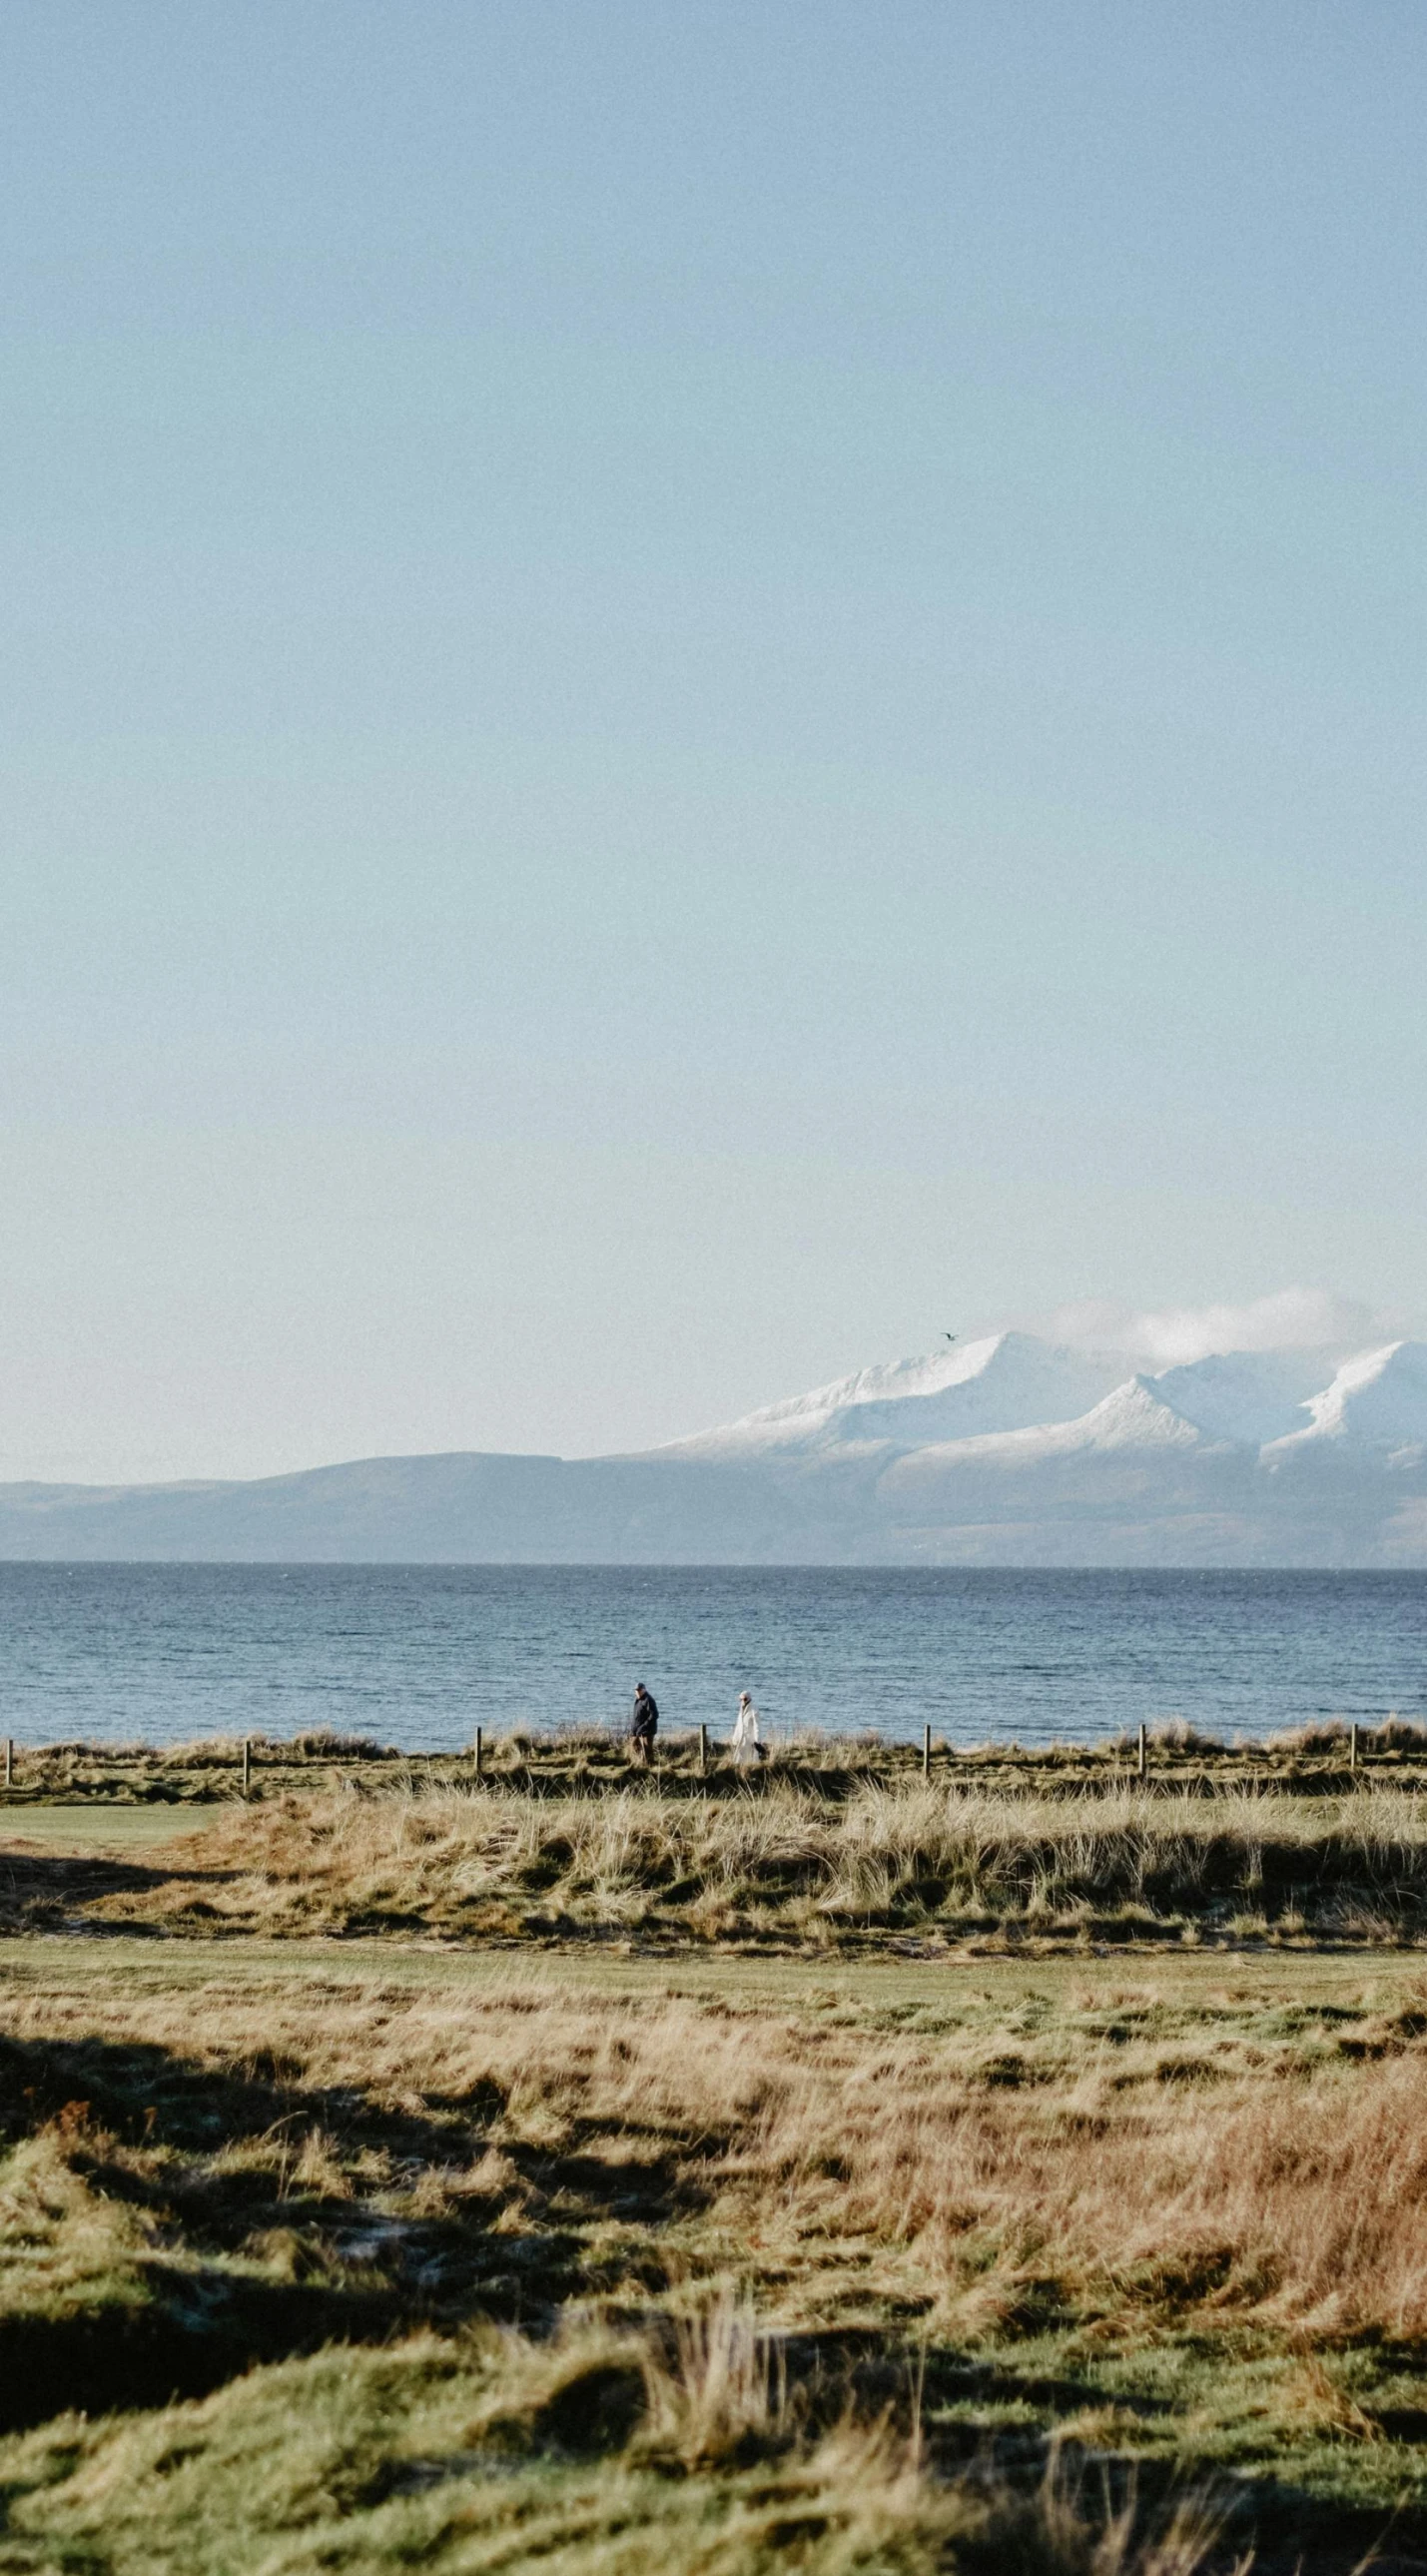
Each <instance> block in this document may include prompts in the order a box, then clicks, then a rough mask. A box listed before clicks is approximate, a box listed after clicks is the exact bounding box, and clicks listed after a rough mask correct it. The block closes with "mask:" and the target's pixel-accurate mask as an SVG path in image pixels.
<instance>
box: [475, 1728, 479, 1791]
mask: <svg viewBox="0 0 1427 2576" xmlns="http://www.w3.org/2000/svg"><path fill="white" fill-rule="evenodd" d="M474 1753H475V1765H476V1778H477V1779H478V1780H479V1778H480V1776H481V1730H480V1728H479V1727H477V1728H476V1741H475V1747H474Z"/></svg>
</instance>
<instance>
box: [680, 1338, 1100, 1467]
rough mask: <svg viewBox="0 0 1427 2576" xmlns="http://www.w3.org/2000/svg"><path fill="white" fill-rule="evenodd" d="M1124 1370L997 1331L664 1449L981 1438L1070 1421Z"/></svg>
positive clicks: (825, 1446) (699, 1454)
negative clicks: (1038, 1425) (977, 1339)
mask: <svg viewBox="0 0 1427 2576" xmlns="http://www.w3.org/2000/svg"><path fill="white" fill-rule="evenodd" d="M1123 1374H1124V1371H1123V1367H1122V1366H1121V1365H1120V1364H1119V1363H1117V1361H1115V1360H1114V1359H1113V1358H1105V1359H1098V1358H1095V1357H1086V1356H1085V1355H1084V1354H1083V1353H1081V1352H1078V1351H1068V1350H1061V1349H1059V1348H1057V1346H1056V1345H1055V1344H1054V1343H1051V1342H1043V1341H1039V1340H1037V1338H1036V1337H1035V1336H1034V1335H1033V1334H1031V1333H991V1334H987V1335H986V1336H985V1337H984V1338H983V1339H981V1340H979V1341H974V1342H965V1343H958V1344H954V1345H951V1346H949V1347H948V1348H947V1349H946V1350H945V1351H937V1352H933V1353H932V1355H931V1356H930V1357H929V1358H927V1359H918V1360H893V1361H890V1362H889V1363H887V1364H886V1365H884V1366H882V1367H879V1368H868V1369H860V1370H859V1371H858V1372H857V1374H856V1376H855V1377H845V1378H839V1379H838V1380H837V1381H836V1383H835V1384H834V1385H832V1386H820V1387H816V1388H814V1390H813V1392H812V1394H811V1395H795V1396H790V1397H788V1398H787V1399H786V1400H785V1401H784V1402H783V1403H781V1404H769V1405H765V1406H764V1407H763V1408H762V1410H761V1411H760V1412H757V1413H746V1414H744V1415H743V1416H742V1418H741V1419H740V1420H739V1421H737V1422H730V1423H727V1424H725V1425H724V1426H723V1427H722V1428H721V1429H719V1430H717V1431H703V1432H696V1433H695V1434H694V1435H693V1437H692V1438H690V1439H685V1440H675V1441H671V1442H670V1443H669V1444H668V1447H667V1449H666V1450H664V1451H662V1452H656V1453H655V1454H656V1455H664V1456H668V1457H671V1458H672V1457H679V1458H719V1459H724V1460H728V1461H731V1460H733V1459H736V1458H758V1457H763V1458H766V1457H768V1456H769V1455H770V1454H772V1453H776V1452H783V1453H785V1454H788V1455H794V1454H807V1453H809V1452H815V1451H819V1450H829V1449H834V1448H845V1447H847V1446H849V1445H855V1446H862V1445H865V1444H868V1443H874V1442H876V1443H883V1444H890V1445H891V1446H892V1447H893V1448H897V1449H914V1448H920V1447H922V1446H923V1445H924V1444H925V1443H926V1442H928V1441H936V1440H960V1439H968V1438H974V1437H975V1436H976V1435H978V1434H980V1433H983V1432H1001V1431H1020V1430H1026V1429H1029V1428H1031V1427H1032V1426H1033V1425H1034V1424H1036V1423H1042V1422H1068V1421H1071V1420H1072V1419H1073V1418H1074V1417H1075V1416H1076V1415H1077V1414H1080V1413H1084V1412H1086V1411H1087V1410H1088V1409H1089V1408H1090V1406H1092V1405H1094V1404H1096V1403H1098V1402H1099V1400H1100V1398H1101V1397H1102V1396H1103V1395H1107V1394H1108V1393H1109V1392H1110V1390H1111V1388H1112V1387H1113V1386H1114V1385H1115V1384H1116V1382H1117V1380H1118V1379H1119V1378H1120V1377H1122V1376H1123Z"/></svg>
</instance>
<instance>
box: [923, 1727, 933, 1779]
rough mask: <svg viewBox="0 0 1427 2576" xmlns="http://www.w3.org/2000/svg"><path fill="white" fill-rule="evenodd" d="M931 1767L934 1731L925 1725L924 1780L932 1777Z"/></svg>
mask: <svg viewBox="0 0 1427 2576" xmlns="http://www.w3.org/2000/svg"><path fill="white" fill-rule="evenodd" d="M931 1768H932V1731H931V1728H930V1727H929V1726H924V1727H923V1728H922V1778H923V1779H924V1780H929V1779H930V1778H931Z"/></svg>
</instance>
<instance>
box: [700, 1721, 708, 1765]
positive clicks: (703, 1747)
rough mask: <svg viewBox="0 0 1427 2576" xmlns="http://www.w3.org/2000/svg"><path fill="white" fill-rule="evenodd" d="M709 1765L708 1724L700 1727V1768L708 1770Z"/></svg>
mask: <svg viewBox="0 0 1427 2576" xmlns="http://www.w3.org/2000/svg"><path fill="white" fill-rule="evenodd" d="M708 1767H709V1731H708V1728H707V1727H706V1726H701V1727H700V1728H699V1769H700V1770H701V1771H707V1769H708Z"/></svg>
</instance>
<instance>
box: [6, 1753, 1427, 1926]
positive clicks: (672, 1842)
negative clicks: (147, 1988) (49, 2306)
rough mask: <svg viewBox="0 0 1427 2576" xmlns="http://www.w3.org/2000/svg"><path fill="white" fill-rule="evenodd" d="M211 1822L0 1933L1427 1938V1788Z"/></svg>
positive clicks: (889, 1795) (25, 1913) (46, 1876)
mask: <svg viewBox="0 0 1427 2576" xmlns="http://www.w3.org/2000/svg"><path fill="white" fill-rule="evenodd" d="M210 1816H211V1820H210V1821H209V1823H208V1825H207V1827H206V1830H205V1831H204V1833H203V1834H202V1836H201V1838H199V1839H197V1840H195V1841H194V1842H193V1843H192V1844H191V1845H189V1846H187V1847H185V1846H183V1845H182V1844H180V1843H176V1842H175V1843H170V1844H167V1845H166V1846H165V1849H164V1852H163V1855H162V1864H161V1865H159V1864H158V1861H157V1857H156V1864H155V1866H154V1867H153V1868H152V1869H151V1870H150V1871H148V1872H145V1871H144V1870H143V1869H142V1868H141V1867H136V1868H135V1869H133V1870H131V1871H129V1872H127V1873H126V1872H125V1871H123V1870H122V1869H121V1868H117V1867H116V1868H115V1870H113V1871H112V1872H111V1873H110V1874H109V1875H108V1876H107V1877H106V1876H105V1875H104V1873H103V1872H102V1871H99V1872H97V1873H96V1872H95V1871H94V1870H91V1871H89V1872H88V1873H87V1874H81V1873H80V1872H79V1869H78V1864H76V1866H75V1869H74V1870H72V1871H71V1872H70V1874H69V1876H68V1877H66V1876H65V1875H64V1873H63V1872H62V1871H58V1870H57V1869H56V1866H55V1865H54V1864H50V1865H48V1867H47V1866H46V1864H44V1863H43V1862H40V1861H36V1862H35V1863H34V1864H33V1865H32V1866H30V1867H28V1868H27V1867H26V1866H25V1865H24V1862H23V1857H22V1856H21V1855H18V1854H17V1856H16V1857H15V1858H14V1859H13V1860H12V1862H11V1864H10V1868H9V1871H8V1873H5V1874H0V1922H4V1923H8V1925H9V1926H11V1927H12V1928H20V1927H21V1926H24V1925H29V1926H39V1925H42V1924H45V1923H56V1922H60V1921H70V1920H74V1919H83V1920H84V1921H86V1922H89V1923H92V1924H95V1925H97V1924H99V1923H109V1924H113V1925H115V1926H118V1925H120V1924H124V1925H137V1924H140V1923H151V1924H153V1925H155V1926H159V1925H161V1926H162V1927H163V1928H164V1929H165V1930H166V1931H168V1932H169V1933H171V1934H188V1935H190V1936H193V1937H208V1936H211V1935H214V1934H220V1933H221V1934H224V1935H227V1936H233V1935H238V1934H243V1935H264V1936H271V1935H279V1936H281V1935H303V1934H311V1933H315V1932H325V1933H331V1934H337V1935H341V1936H344V1937H352V1936H355V1935H370V1934H385V1935H388V1936H399V1937H410V1936H411V1935H412V1934H417V1933H419V1934H424V1935H427V1936H434V1937H438V1938H442V1939H447V1940H478V1941H482V1942H489V1941H492V1940H498V1941H510V1942H516V1943H519V1942H528V1941H541V1942H559V1943H570V1942H580V1941H589V1940H609V1939H620V1938H623V1939H638V1940H640V1941H643V1942H650V1941H653V1942H656V1943H659V1944H661V1945H664V1946H671V1945H678V1946H687V1947H700V1946H707V1945H709V1944H720V1945H727V1944H734V1945H742V1946H744V1947H754V1948H756V1947H760V1946H762V1947H767V1946H774V1947H780V1948H793V1949H799V1950H804V1951H807V1952H808V1953H810V1954H828V1953H831V1952H833V1951H836V1950H839V1949H849V1948H851V1949H858V1948H861V1949H875V1948H878V1947H881V1946H884V1945H885V1944H886V1943H887V1942H888V1941H889V1940H894V1941H895V1940H902V1941H906V1940H911V1941H913V1942H916V1943H918V1944H920V1945H922V1946H923V1947H926V1948H930V1949H936V1948H946V1947H958V1948H965V1947H968V1946H970V1947H972V1948H973V1949H974V1948H977V1947H985V1946H986V1945H987V1944H988V1943H989V1944H992V1945H1003V1944H1005V1943H1006V1942H1007V1941H1015V1942H1025V1941H1033V1942H1038V1943H1041V1944H1045V1943H1051V1944H1065V1943H1070V1944H1077V1943H1078V1944H1080V1945H1082V1946H1084V1945H1090V1946H1096V1945H1105V1944H1121V1945H1123V1944H1126V1943H1135V1942H1143V1941H1163V1940H1165V1939H1173V1940H1181V1941H1182V1940H1214V1941H1221V1942H1230V1943H1233V1944H1236V1945H1242V1944H1243V1943H1244V1942H1245V1941H1254V1940H1260V1941H1262V1940H1270V1941H1274V1942H1278V1943H1283V1942H1285V1941H1287V1942H1293V1941H1304V1940H1309V1939H1312V1940H1321V1939H1323V1938H1330V1939H1332V1940H1335V1941H1347V1942H1358V1943H1366V1944H1375V1945H1381V1944H1384V1943H1393V1942H1401V1941H1406V1942H1414V1943H1415V1942H1417V1941H1420V1940H1422V1939H1423V1938H1424V1937H1427V1794H1419V1793H1418V1792H1417V1791H1415V1790H1404V1789H1399V1788H1394V1787H1388V1786H1367V1787H1364V1788H1360V1789H1355V1790H1353V1791H1350V1792H1348V1793H1345V1794H1341V1795H1336V1796H1330V1795H1326V1794H1324V1795H1317V1796H1313V1797H1294V1796H1292V1795H1289V1794H1286V1793H1283V1792H1263V1791H1245V1790H1227V1791H1225V1792H1224V1793H1223V1794H1221V1795H1218V1796H1215V1797H1212V1798H1209V1797H1203V1796H1199V1795H1188V1794H1178V1795H1158V1794H1156V1795H1148V1796H1147V1795H1146V1794H1144V1793H1143V1792H1142V1791H1140V1790H1139V1789H1137V1788H1133V1787H1131V1788H1118V1789H1117V1788H1113V1787H1112V1788H1110V1789H1108V1790H1102V1791H1099V1792H1097V1793H1096V1794H1095V1795H1093V1796H1090V1795H1086V1796H1082V1797H1079V1798H1071V1797H1066V1796H1064V1795H1063V1794H1056V1795H1054V1796H1041V1795H1038V1794H1037V1793H1035V1792H1034V1791H1026V1792H1023V1793H1022V1794H1019V1795H1013V1794H1011V1793H1009V1792H1006V1791H1004V1790H999V1789H978V1788H975V1787H972V1788H962V1787H959V1786H953V1787H943V1786H942V1785H941V1784H939V1783H937V1782H935V1781H932V1782H924V1781H922V1780H921V1779H920V1778H919V1777H916V1776H913V1777H910V1778H907V1779H905V1780H902V1781H899V1782H897V1783H895V1784H893V1785H891V1786H883V1785H882V1784H881V1783H878V1782H874V1783H872V1784H870V1785H864V1786H862V1787H860V1788H856V1789H854V1790H853V1791H851V1792H850V1793H849V1794H848V1795H847V1796H846V1797H844V1798H840V1799H838V1800H836V1801H829V1800H828V1799H826V1798H823V1797H821V1796H818V1795H815V1794H812V1793H809V1792H808V1791H806V1790H804V1789H801V1788H799V1787H797V1786H796V1785H794V1784H786V1785H784V1784H775V1785H774V1786H772V1787H771V1788H766V1789H762V1790H761V1791H760V1793H759V1794H758V1795H749V1796H744V1797H731V1798H720V1799H708V1800H705V1799H689V1798H677V1797H669V1796H666V1795H665V1794H664V1793H663V1791H662V1790H661V1789H660V1787H659V1786H658V1785H657V1784H653V1785H648V1784H641V1785H639V1786H636V1787H625V1788H620V1789H615V1790H611V1791H610V1792H608V1793H607V1794H604V1795H602V1796H600V1797H598V1798H591V1797H581V1798H561V1797H552V1796H541V1797H538V1798H534V1797H523V1798H514V1797H510V1796H506V1795H492V1794H489V1793H487V1792H485V1791H483V1790H479V1789H460V1790H456V1789H450V1788H442V1787H428V1788H423V1789H420V1790H418V1791H417V1792H415V1793H412V1794H406V1793H401V1792H396V1793H392V1794H389V1795H385V1796H381V1797H355V1796H353V1795H351V1794H350V1792H347V1791H344V1790H340V1789H335V1790H334V1789H320V1790H317V1791H312V1792H307V1793H305V1794H304V1793H302V1792H295V1791H294V1792H288V1793H285V1794H283V1795H281V1796H278V1797H274V1798H270V1799H267V1800H265V1801H264V1802H262V1804H261V1805H259V1806H256V1807H244V1806H243V1805H241V1804H239V1803H235V1804H233V1805H231V1806H230V1807H228V1808H226V1809H224V1810H222V1811H221V1812H219V1813H218V1814H217V1815H216V1816H212V1815H211V1811H210ZM76 1907H78V1908H80V1909H81V1913H80V1915H79V1916H78V1917H77V1916H76V1914H75V1909H76Z"/></svg>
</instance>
